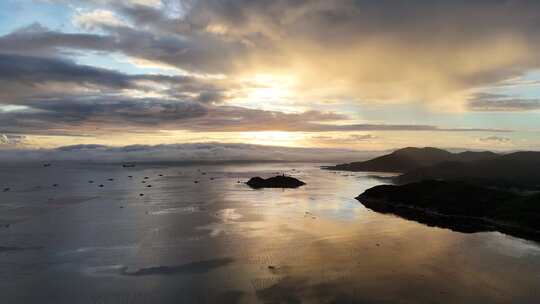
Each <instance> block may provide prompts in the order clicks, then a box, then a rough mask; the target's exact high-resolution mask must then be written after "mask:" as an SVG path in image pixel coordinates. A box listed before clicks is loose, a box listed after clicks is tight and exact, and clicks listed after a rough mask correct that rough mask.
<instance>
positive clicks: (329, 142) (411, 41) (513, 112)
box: [0, 0, 540, 151]
mask: <svg viewBox="0 0 540 304" xmlns="http://www.w3.org/2000/svg"><path fill="white" fill-rule="evenodd" d="M539 68H540V2H539V1H520V0H479V1H466V0H455V1H443V0H430V1H428V0H416V1H413V0H410V1H404V0H395V1H390V0H378V1H367V0H336V1H328V0H273V1H270V0H258V1H257V0H115V1H113V0H86V1H82V0H80V1H77V0H73V1H67V0H3V1H0V149H44V148H58V147H62V146H70V145H76V146H80V145H99V147H101V146H102V145H103V146H107V147H108V146H113V147H114V146H127V145H140V144H144V145H161V144H168V145H171V144H195V143H208V142H212V143H220V144H237V143H241V144H250V145H271V146H286V147H306V148H315V149H319V148H334V149H353V150H364V151H368V150H369V151H377V150H386V149H393V148H399V147H404V146H436V147H441V148H467V149H490V150H539V149H540V133H539V131H540V71H539ZM88 147H97V146H88ZM315 151H319V150H315Z"/></svg>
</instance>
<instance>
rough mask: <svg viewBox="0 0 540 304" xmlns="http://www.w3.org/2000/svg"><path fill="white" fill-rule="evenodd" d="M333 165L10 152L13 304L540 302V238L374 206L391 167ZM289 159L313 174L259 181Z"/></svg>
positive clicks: (0, 240)
mask: <svg viewBox="0 0 540 304" xmlns="http://www.w3.org/2000/svg"><path fill="white" fill-rule="evenodd" d="M320 165H321V164H313V163H309V164H305V163H272V164H230V165H138V166H137V167H135V168H122V167H121V166H119V165H110V164H109V165H103V164H73V163H59V164H53V165H52V166H51V167H47V168H45V167H43V166H42V165H41V164H22V165H21V164H2V165H1V166H0V167H1V168H0V291H1V294H0V303H70V304H72V303H539V302H540V288H539V287H540V245H539V244H538V243H534V242H530V241H526V240H522V239H518V238H514V237H510V236H507V235H504V234H501V233H497V232H487V233H474V234H464V233H458V232H453V231H451V230H448V229H441V228H435V227H428V226H426V225H423V224H420V223H416V222H413V221H408V220H404V219H401V218H399V217H396V216H392V215H384V214H379V213H376V212H372V211H370V210H369V209H366V208H365V207H364V206H362V204H360V203H358V202H357V201H356V200H355V199H354V197H355V196H357V195H358V194H360V193H361V192H363V191H364V190H365V189H367V188H370V187H372V186H374V185H377V184H380V183H382V181H381V180H380V179H377V178H374V177H372V176H370V175H369V174H367V173H342V172H331V171H325V170H321V169H319V166H320ZM275 173H287V174H290V175H292V176H295V177H297V178H300V179H301V180H303V181H305V182H306V183H307V185H306V186H304V187H302V188H299V189H286V190H282V189H264V190H252V189H250V188H248V187H247V186H246V185H245V184H243V182H245V181H247V180H248V179H249V177H252V176H263V177H269V176H272V175H274V174H275ZM129 176H132V177H129ZM109 179H112V180H109ZM91 181H92V182H91ZM195 181H198V183H195ZM99 185H103V187H99ZM149 185H151V187H148V186H149ZM5 188H9V191H7V190H6V191H5V192H2V191H3V190H4V189H5ZM141 194H143V196H141Z"/></svg>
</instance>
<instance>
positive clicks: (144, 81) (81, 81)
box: [0, 54, 232, 104]
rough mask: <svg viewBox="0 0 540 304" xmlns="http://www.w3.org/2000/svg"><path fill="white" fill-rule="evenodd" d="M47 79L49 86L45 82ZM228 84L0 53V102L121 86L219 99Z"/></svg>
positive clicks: (192, 98)
mask: <svg viewBox="0 0 540 304" xmlns="http://www.w3.org/2000/svg"><path fill="white" fill-rule="evenodd" d="M51 83H52V84H53V85H52V86H47V84H51ZM231 87H232V85H226V84H225V83H221V81H220V80H207V79H202V78H195V77H190V76H168V75H154V74H145V75H127V74H123V73H120V72H117V71H114V70H109V69H103V68H96V67H92V66H87V65H79V64H76V63H74V62H73V61H70V60H67V59H61V58H51V57H34V56H21V55H12V54H0V104H1V103H4V104H25V103H28V102H29V100H33V99H34V100H35V99H36V97H37V99H40V98H41V99H43V97H50V98H49V99H54V98H57V97H61V98H64V99H65V97H66V96H68V95H73V98H75V99H77V98H78V99H81V97H85V96H86V97H88V95H92V94H93V95H96V94H98V93H100V94H119V93H121V91H122V90H124V89H132V90H138V91H140V92H153V93H160V94H161V95H164V96H168V97H170V98H174V99H179V100H183V101H193V102H202V103H219V102H221V101H222V100H223V99H224V96H225V90H226V89H229V88H231ZM87 89H91V90H93V91H92V92H89V91H88V90H87ZM68 102H69V100H68Z"/></svg>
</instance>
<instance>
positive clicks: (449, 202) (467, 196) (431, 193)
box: [357, 180, 540, 240]
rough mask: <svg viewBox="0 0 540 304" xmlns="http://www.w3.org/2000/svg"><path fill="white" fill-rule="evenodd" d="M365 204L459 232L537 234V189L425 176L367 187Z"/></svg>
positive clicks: (539, 226) (539, 237) (539, 232)
mask: <svg viewBox="0 0 540 304" xmlns="http://www.w3.org/2000/svg"><path fill="white" fill-rule="evenodd" d="M357 199H358V200H359V201H360V202H361V203H362V204H364V205H365V206H366V207H368V208H370V209H372V210H375V211H378V212H382V213H393V214H396V215H399V216H401V217H404V218H407V219H412V220H416V221H418V222H422V223H425V224H429V225H432V226H439V227H444V228H450V229H453V230H457V231H462V232H478V231H492V230H498V231H502V232H505V233H508V234H512V235H516V236H520V237H525V238H530V239H535V240H540V194H539V193H536V194H532V195H518V194H515V193H512V192H509V191H501V190H496V189H490V188H485V187H480V186H477V185H472V184H468V183H465V182H447V181H434V180H426V181H422V182H417V183H410V184H406V185H399V186H396V185H381V186H376V187H373V188H370V189H368V190H366V191H365V192H364V193H362V194H361V195H359V196H358V197H357Z"/></svg>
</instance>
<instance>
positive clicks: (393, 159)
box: [325, 147, 499, 173]
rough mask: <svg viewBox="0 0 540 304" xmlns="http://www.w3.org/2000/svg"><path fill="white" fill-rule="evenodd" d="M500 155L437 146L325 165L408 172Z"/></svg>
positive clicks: (346, 169)
mask: <svg viewBox="0 0 540 304" xmlns="http://www.w3.org/2000/svg"><path fill="white" fill-rule="evenodd" d="M497 156H499V155H498V154H496V153H493V152H488V151H486V152H472V151H467V152H462V153H451V152H448V151H446V150H442V149H437V148H431V147H426V148H413V147H408V148H403V149H399V150H396V151H394V152H392V153H390V154H387V155H383V156H380V157H377V158H374V159H371V160H368V161H362V162H353V163H347V164H340V165H336V166H330V167H325V169H330V170H341V171H370V172H400V173H404V172H408V171H411V170H415V169H419V168H422V167H426V166H433V165H436V164H440V163H443V162H471V161H478V160H485V159H492V158H495V157H497Z"/></svg>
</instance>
